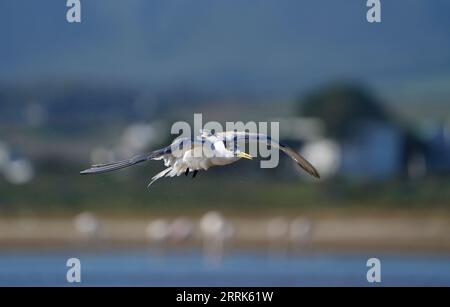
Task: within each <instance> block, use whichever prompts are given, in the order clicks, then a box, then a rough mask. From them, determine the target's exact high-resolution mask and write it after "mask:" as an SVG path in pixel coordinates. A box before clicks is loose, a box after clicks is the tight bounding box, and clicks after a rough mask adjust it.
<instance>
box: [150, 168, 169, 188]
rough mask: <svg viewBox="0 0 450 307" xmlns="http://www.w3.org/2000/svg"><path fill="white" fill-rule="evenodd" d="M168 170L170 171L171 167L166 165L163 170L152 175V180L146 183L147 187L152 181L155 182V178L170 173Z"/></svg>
mask: <svg viewBox="0 0 450 307" xmlns="http://www.w3.org/2000/svg"><path fill="white" fill-rule="evenodd" d="M170 171H172V167H168V168H166V169H165V170H163V171H161V172H159V173H158V174H156V175H155V176H153V177H152V180H151V181H150V183H149V184H148V186H147V187H148V188H149V187H150V186H151V185H152V183H153V182H155V181H156V180H158V179H160V178H162V177H164V176H166V175H167V174H168V173H170Z"/></svg>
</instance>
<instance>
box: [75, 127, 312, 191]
mask: <svg viewBox="0 0 450 307" xmlns="http://www.w3.org/2000/svg"><path fill="white" fill-rule="evenodd" d="M240 141H241V142H242V141H244V142H246V143H248V142H264V143H266V144H267V145H269V146H271V147H275V148H279V149H280V150H282V151H283V152H284V153H286V154H287V155H288V156H289V157H291V158H292V159H293V160H294V161H295V162H297V164H298V165H299V166H300V167H301V168H302V169H304V170H305V171H306V172H307V173H309V174H310V175H312V176H314V177H316V178H320V175H319V173H318V172H317V170H316V169H315V168H314V166H312V165H311V163H309V162H308V161H307V160H306V159H305V158H303V157H302V156H301V155H299V154H298V153H297V152H296V151H294V150H293V149H291V148H289V147H288V146H286V145H283V144H281V143H279V142H278V141H276V140H274V139H272V138H271V137H270V136H268V135H265V134H260V133H249V132H236V131H226V132H218V133H215V132H208V131H202V134H201V135H200V136H198V137H196V138H178V139H175V140H174V141H173V142H172V144H171V145H169V146H167V147H164V148H161V149H158V150H155V151H153V152H150V153H148V154H144V155H139V156H135V157H133V158H131V159H128V160H122V161H118V162H114V163H108V164H98V165H93V166H92V167H91V168H89V169H87V170H84V171H82V172H81V173H80V174H82V175H87V174H99V173H106V172H110V171H115V170H118V169H121V168H125V167H129V166H132V165H135V164H137V163H141V162H145V161H148V160H164V165H165V166H166V167H167V168H166V169H165V170H163V171H161V172H159V173H158V174H156V175H155V176H154V177H153V178H152V179H151V181H150V183H149V184H148V186H150V185H151V184H152V183H153V182H155V181H156V180H158V179H160V178H162V177H174V176H180V175H181V174H185V175H188V174H189V172H193V175H192V177H193V178H195V176H196V175H197V173H198V171H199V170H205V171H206V170H208V169H209V168H210V167H213V166H223V165H228V164H231V163H233V162H236V161H238V160H239V159H241V158H244V159H249V160H251V159H252V158H253V157H252V156H251V155H249V154H247V153H245V152H242V151H240V150H239V149H237V144H238V143H239V142H240Z"/></svg>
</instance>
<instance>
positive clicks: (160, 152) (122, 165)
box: [80, 146, 170, 175]
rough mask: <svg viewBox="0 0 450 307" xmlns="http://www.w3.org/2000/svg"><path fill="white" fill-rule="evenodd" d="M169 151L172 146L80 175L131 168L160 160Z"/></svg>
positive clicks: (93, 168)
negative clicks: (153, 160)
mask: <svg viewBox="0 0 450 307" xmlns="http://www.w3.org/2000/svg"><path fill="white" fill-rule="evenodd" d="M168 149H170V146H168V147H165V148H161V149H158V150H155V151H152V152H150V153H148V154H144V155H138V156H134V157H132V158H131V159H126V160H122V161H117V162H113V163H107V164H96V165H92V166H91V168H89V169H86V170H84V171H82V172H80V174H81V175H90V174H101V173H106V172H111V171H115V170H118V169H121V168H125V167H129V166H132V165H135V164H138V163H141V162H145V161H148V160H152V159H156V158H159V157H161V156H163V155H164V154H165V153H166V152H167V150H168Z"/></svg>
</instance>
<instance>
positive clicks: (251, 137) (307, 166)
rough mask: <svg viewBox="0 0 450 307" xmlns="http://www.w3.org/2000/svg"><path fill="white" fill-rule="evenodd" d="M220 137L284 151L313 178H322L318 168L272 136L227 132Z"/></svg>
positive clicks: (219, 135) (231, 141) (218, 134)
mask: <svg viewBox="0 0 450 307" xmlns="http://www.w3.org/2000/svg"><path fill="white" fill-rule="evenodd" d="M217 136H218V137H222V138H224V140H226V141H227V142H230V143H233V142H234V144H236V142H237V141H240V140H245V142H250V141H256V142H266V143H267V144H269V145H271V146H275V147H278V148H279V149H280V150H282V151H283V152H284V153H285V154H287V155H288V156H289V157H290V158H291V159H292V160H294V161H295V162H297V164H298V165H299V166H300V167H301V168H302V169H304V170H305V171H306V172H307V173H308V174H310V175H311V176H314V177H316V178H320V174H319V172H318V171H317V170H316V168H315V167H314V166H313V165H312V164H311V163H309V162H308V160H306V159H305V158H304V157H302V156H301V155H300V154H299V153H297V152H296V151H295V150H293V149H292V148H290V147H288V146H286V145H284V144H281V143H280V142H278V141H277V140H274V139H272V138H271V137H270V136H268V135H265V134H261V133H250V132H234V131H227V132H221V133H217Z"/></svg>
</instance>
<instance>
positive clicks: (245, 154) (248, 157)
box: [237, 152, 253, 160]
mask: <svg viewBox="0 0 450 307" xmlns="http://www.w3.org/2000/svg"><path fill="white" fill-rule="evenodd" d="M237 156H238V157H239V158H244V159H247V160H252V159H253V157H252V156H250V155H249V154H248V153H245V152H239V153H238V154H237Z"/></svg>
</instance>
